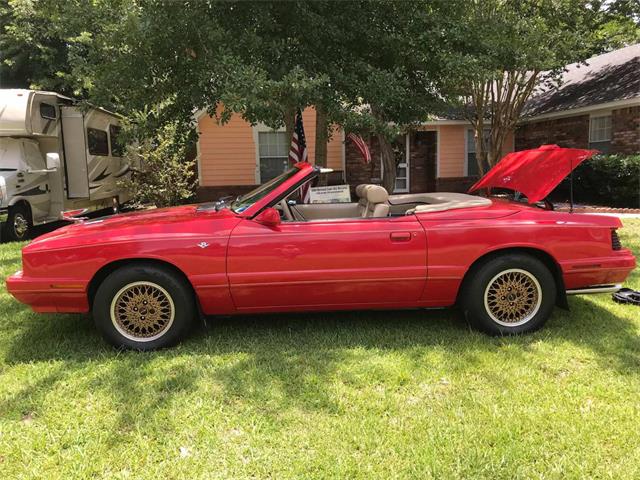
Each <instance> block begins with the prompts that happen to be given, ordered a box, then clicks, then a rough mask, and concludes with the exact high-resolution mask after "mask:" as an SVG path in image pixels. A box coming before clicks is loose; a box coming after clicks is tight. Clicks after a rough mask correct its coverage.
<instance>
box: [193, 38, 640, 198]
mask: <svg viewBox="0 0 640 480" xmlns="http://www.w3.org/2000/svg"><path fill="white" fill-rule="evenodd" d="M587 63H588V65H587V66H584V65H578V64H572V65H568V66H567V67H566V70H567V71H566V72H565V73H564V78H563V83H562V86H561V87H560V88H559V89H555V90H553V91H551V92H548V93H542V92H541V93H539V94H538V95H535V96H534V97H533V98H532V99H531V100H529V102H528V103H527V106H526V109H525V115H524V117H523V119H522V121H521V123H520V125H519V127H518V128H517V130H516V132H515V135H511V136H509V138H508V139H507V141H506V142H505V145H504V148H503V152H502V153H503V155H506V154H507V153H509V152H512V151H514V150H522V149H527V148H536V147H538V146H540V145H541V144H548V143H556V144H558V145H560V146H565V147H580V148H588V147H592V148H597V149H599V150H601V151H603V152H610V153H621V154H629V153H636V152H639V151H640V44H638V45H632V46H629V47H626V48H623V49H620V50H616V51H613V52H609V53H606V54H603V55H599V56H597V57H594V58H591V59H589V60H588V61H587ZM303 120H304V126H305V133H306V136H307V145H308V148H309V160H310V161H311V162H313V159H314V151H315V144H314V142H315V112H314V110H313V108H307V109H306V110H305V111H304V112H303ZM196 121H197V128H198V131H199V133H200V136H199V140H198V145H197V146H198V149H197V164H198V200H200V201H205V200H211V199H215V198H219V197H221V196H224V195H235V194H239V193H243V192H247V191H249V190H251V189H252V188H254V187H255V186H256V185H259V184H261V183H264V182H265V181H267V180H268V179H270V178H273V177H274V176H276V175H277V174H279V173H280V172H282V171H283V170H284V169H286V168H287V153H288V147H289V141H288V139H287V138H286V134H285V132H284V129H280V130H277V131H274V130H272V129H269V128H268V127H266V126H265V125H255V126H252V125H250V124H248V123H247V122H245V121H244V120H242V118H241V117H240V116H239V115H234V116H233V117H232V119H231V121H230V122H229V123H227V124H226V125H220V124H218V123H217V122H216V121H215V120H214V119H212V118H210V117H209V116H208V115H207V114H206V112H199V113H198V114H196ZM473 137H474V132H473V130H472V128H471V125H470V124H469V123H468V122H467V121H465V120H459V119H453V118H436V119H434V120H430V121H427V122H424V123H422V124H421V125H420V126H419V127H418V128H417V129H415V130H414V131H411V132H410V133H408V134H406V135H403V136H402V137H400V138H398V139H397V141H396V149H397V151H398V152H399V153H398V155H399V157H400V158H401V161H400V162H399V164H398V169H397V172H396V173H397V180H396V188H395V193H402V192H410V193H416V192H428V191H465V190H466V189H467V188H468V187H469V186H470V185H471V184H472V183H473V182H474V181H475V180H476V179H477V165H476V160H475V144H474V141H473V140H474V138H473ZM369 145H370V149H371V153H372V162H371V163H370V164H368V165H365V164H364V163H363V161H362V158H361V157H360V155H359V153H358V151H357V150H356V148H355V146H354V145H353V144H352V143H351V142H349V141H346V142H345V136H344V132H343V131H342V130H341V129H339V128H337V129H336V130H335V131H334V132H333V135H332V138H331V140H330V141H329V143H328V148H327V166H328V167H331V168H333V169H334V170H336V171H338V172H339V173H338V178H337V179H334V181H337V182H346V183H348V184H350V185H352V186H354V185H357V184H359V183H379V182H380V181H381V177H382V173H381V159H380V154H379V149H378V146H377V142H376V141H375V140H370V141H369Z"/></svg>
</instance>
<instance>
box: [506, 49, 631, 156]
mask: <svg viewBox="0 0 640 480" xmlns="http://www.w3.org/2000/svg"><path fill="white" fill-rule="evenodd" d="M586 63H587V65H586V66H585V65H580V64H575V63H574V64H571V65H568V66H567V67H566V69H565V70H566V71H565V72H564V74H563V78H562V80H563V81H562V83H561V86H560V88H558V89H555V90H553V91H550V92H546V93H539V94H538V95H535V96H534V97H532V98H531V99H530V100H529V101H528V102H527V105H526V107H525V111H524V115H523V119H522V121H521V123H520V126H519V127H518V129H517V130H516V135H515V147H516V150H524V149H527V148H535V147H537V146H539V145H540V144H541V143H555V144H558V145H560V146H562V147H574V148H595V149H598V150H600V151H602V152H604V153H612V154H613V153H616V154H623V155H628V154H633V153H638V152H640V44H636V45H630V46H628V47H625V48H621V49H619V50H615V51H612V52H608V53H605V54H603V55H598V56H597V57H593V58H590V59H589V60H587V62H586Z"/></svg>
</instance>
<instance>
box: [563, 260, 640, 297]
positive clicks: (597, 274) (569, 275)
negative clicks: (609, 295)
mask: <svg viewBox="0 0 640 480" xmlns="http://www.w3.org/2000/svg"><path fill="white" fill-rule="evenodd" d="M560 266H561V268H562V276H563V278H564V284H565V289H566V290H567V294H571V293H573V292H575V291H580V293H606V292H604V291H596V290H598V289H606V288H611V289H614V288H615V287H616V285H619V284H622V283H623V282H624V281H625V280H626V279H627V277H628V276H629V274H630V273H631V272H632V271H633V269H634V268H636V258H635V257H634V256H633V253H631V250H628V249H622V250H619V251H616V252H613V254H612V255H611V256H608V257H599V258H586V259H581V260H571V261H566V262H561V265H560ZM583 290H584V291H583ZM610 291H616V290H610Z"/></svg>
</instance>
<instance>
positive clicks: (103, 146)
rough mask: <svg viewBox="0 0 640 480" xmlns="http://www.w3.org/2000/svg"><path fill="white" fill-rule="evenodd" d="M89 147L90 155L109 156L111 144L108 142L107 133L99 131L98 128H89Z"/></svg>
mask: <svg viewBox="0 0 640 480" xmlns="http://www.w3.org/2000/svg"><path fill="white" fill-rule="evenodd" d="M87 145H88V146H89V154H90V155H101V156H105V157H106V156H108V155H109V142H108V140H107V132H105V131H104V130H98V129H97V128H87Z"/></svg>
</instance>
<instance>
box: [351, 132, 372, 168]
mask: <svg viewBox="0 0 640 480" xmlns="http://www.w3.org/2000/svg"><path fill="white" fill-rule="evenodd" d="M347 138H348V139H349V140H351V141H352V142H353V143H354V145H355V146H356V148H357V149H358V151H359V152H360V155H362V160H363V161H364V163H366V164H369V163H371V151H370V150H369V146H368V145H367V142H365V141H364V140H363V138H362V137H361V136H360V135H356V134H355V133H350V134H349V135H347Z"/></svg>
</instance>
